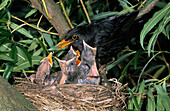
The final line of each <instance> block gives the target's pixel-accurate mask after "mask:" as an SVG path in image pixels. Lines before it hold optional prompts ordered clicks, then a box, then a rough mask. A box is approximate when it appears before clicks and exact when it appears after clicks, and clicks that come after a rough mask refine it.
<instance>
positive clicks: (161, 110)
mask: <svg viewBox="0 0 170 111" xmlns="http://www.w3.org/2000/svg"><path fill="white" fill-rule="evenodd" d="M156 108H157V111H165V108H164V106H163V103H162V98H161V96H160V95H159V94H158V96H157V105H156Z"/></svg>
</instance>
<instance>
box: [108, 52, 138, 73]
mask: <svg viewBox="0 0 170 111" xmlns="http://www.w3.org/2000/svg"><path fill="white" fill-rule="evenodd" d="M134 53H136V52H130V53H127V54H124V55H122V56H121V57H120V58H119V59H118V60H116V61H115V62H114V63H112V64H109V65H107V66H106V67H105V68H106V70H107V71H108V70H110V69H111V68H113V67H114V66H116V65H117V64H118V63H120V62H121V61H122V60H124V59H125V58H127V57H129V56H130V55H132V54H134Z"/></svg>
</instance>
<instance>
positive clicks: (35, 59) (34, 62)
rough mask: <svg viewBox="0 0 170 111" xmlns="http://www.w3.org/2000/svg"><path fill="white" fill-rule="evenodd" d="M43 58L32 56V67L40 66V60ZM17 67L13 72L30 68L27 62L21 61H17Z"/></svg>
mask: <svg viewBox="0 0 170 111" xmlns="http://www.w3.org/2000/svg"><path fill="white" fill-rule="evenodd" d="M42 59H43V58H42V57H40V56H33V57H32V65H40V61H41V60H42ZM16 65H17V66H16V67H14V69H13V71H20V70H22V69H26V68H29V67H31V65H30V63H29V61H28V60H22V61H19V62H18V63H17V64H16Z"/></svg>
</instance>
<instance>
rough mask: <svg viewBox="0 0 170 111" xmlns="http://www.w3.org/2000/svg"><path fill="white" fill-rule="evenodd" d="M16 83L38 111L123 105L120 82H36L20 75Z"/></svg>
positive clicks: (106, 108)
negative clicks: (51, 83) (41, 83)
mask: <svg viewBox="0 0 170 111" xmlns="http://www.w3.org/2000/svg"><path fill="white" fill-rule="evenodd" d="M116 81H117V80H116ZM17 83H18V84H16V85H15V87H16V88H17V90H19V91H20V92H21V93H22V94H23V95H24V96H25V97H26V98H27V99H28V100H29V101H31V102H32V103H33V105H34V106H36V107H37V109H38V110H41V111H52V110H53V111H67V110H69V111H73V110H74V111H79V110H82V111H101V110H102V111H109V110H112V111H114V110H115V111H117V110H122V109H124V108H125V107H126V104H125V99H126V97H125V95H124V93H123V90H124V89H125V88H124V86H122V85H121V84H120V83H119V82H115V83H114V85H112V86H110V87H106V86H102V85H92V84H63V85H59V84H57V83H55V84H54V85H52V86H39V85H37V84H33V83H31V82H30V81H28V80H26V79H20V80H19V81H18V82H17Z"/></svg>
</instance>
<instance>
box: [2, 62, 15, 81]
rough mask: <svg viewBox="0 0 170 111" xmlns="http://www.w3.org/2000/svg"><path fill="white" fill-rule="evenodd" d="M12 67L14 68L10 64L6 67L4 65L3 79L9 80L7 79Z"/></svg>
mask: <svg viewBox="0 0 170 111" xmlns="http://www.w3.org/2000/svg"><path fill="white" fill-rule="evenodd" d="M13 67H14V66H12V65H10V64H7V65H6V68H5V71H4V73H3V78H4V79H6V80H8V79H9V77H10V75H11V72H12V70H13Z"/></svg>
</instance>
